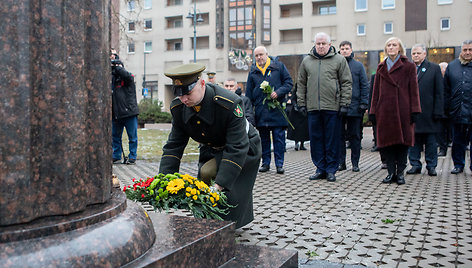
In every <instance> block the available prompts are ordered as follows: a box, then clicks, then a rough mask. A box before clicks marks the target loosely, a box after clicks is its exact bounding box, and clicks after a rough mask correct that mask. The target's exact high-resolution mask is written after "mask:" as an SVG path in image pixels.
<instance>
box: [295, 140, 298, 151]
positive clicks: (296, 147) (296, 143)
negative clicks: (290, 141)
mask: <svg viewBox="0 0 472 268" xmlns="http://www.w3.org/2000/svg"><path fill="white" fill-rule="evenodd" d="M295 151H298V142H295Z"/></svg>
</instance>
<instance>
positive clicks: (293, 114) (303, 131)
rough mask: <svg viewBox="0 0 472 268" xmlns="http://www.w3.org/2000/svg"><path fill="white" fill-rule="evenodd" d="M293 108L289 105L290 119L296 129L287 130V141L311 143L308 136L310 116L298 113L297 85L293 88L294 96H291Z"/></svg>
mask: <svg viewBox="0 0 472 268" xmlns="http://www.w3.org/2000/svg"><path fill="white" fill-rule="evenodd" d="M290 102H291V105H290V106H291V107H290V109H289V105H288V104H287V113H288V119H289V120H290V122H292V124H293V126H294V127H295V129H292V128H291V127H289V128H287V139H289V140H293V141H296V142H298V141H301V142H304V141H309V140H310V136H309V134H308V116H307V115H304V114H303V113H301V112H299V111H298V105H297V85H295V87H293V90H292V95H291V96H290Z"/></svg>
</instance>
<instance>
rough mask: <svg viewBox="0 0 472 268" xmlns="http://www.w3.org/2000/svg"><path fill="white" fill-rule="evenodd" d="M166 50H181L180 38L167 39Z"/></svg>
mask: <svg viewBox="0 0 472 268" xmlns="http://www.w3.org/2000/svg"><path fill="white" fill-rule="evenodd" d="M166 43H167V51H174V50H182V38H179V39H167V40H166Z"/></svg>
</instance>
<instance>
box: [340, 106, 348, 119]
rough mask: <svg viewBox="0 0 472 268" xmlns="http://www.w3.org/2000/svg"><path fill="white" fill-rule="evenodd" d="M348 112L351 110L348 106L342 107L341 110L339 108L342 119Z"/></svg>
mask: <svg viewBox="0 0 472 268" xmlns="http://www.w3.org/2000/svg"><path fill="white" fill-rule="evenodd" d="M348 110H349V108H348V107H346V106H341V108H339V112H338V115H339V116H340V117H344V116H346V115H347V111H348Z"/></svg>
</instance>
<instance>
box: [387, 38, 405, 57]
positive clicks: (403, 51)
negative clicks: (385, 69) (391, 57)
mask: <svg viewBox="0 0 472 268" xmlns="http://www.w3.org/2000/svg"><path fill="white" fill-rule="evenodd" d="M391 41H397V43H398V44H399V45H400V51H399V53H398V54H400V55H403V56H405V46H404V45H403V42H402V40H400V38H398V37H390V38H389V39H387V41H386V42H385V46H384V53H385V56H386V55H388V54H387V44H388V43H390V42H391Z"/></svg>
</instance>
